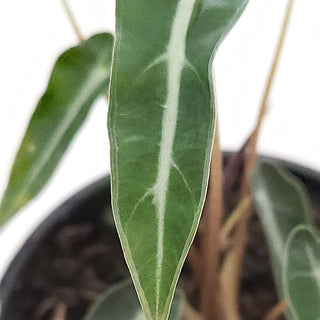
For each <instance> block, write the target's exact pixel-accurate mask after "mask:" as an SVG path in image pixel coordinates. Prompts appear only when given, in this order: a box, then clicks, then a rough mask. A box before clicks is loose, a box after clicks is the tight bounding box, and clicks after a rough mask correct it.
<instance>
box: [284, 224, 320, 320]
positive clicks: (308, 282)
mask: <svg viewBox="0 0 320 320" xmlns="http://www.w3.org/2000/svg"><path fill="white" fill-rule="evenodd" d="M284 257H285V258H284V268H283V277H282V279H283V280H282V283H283V291H284V295H285V298H286V300H287V301H288V304H289V308H290V312H291V314H292V318H293V319H295V320H318V319H320V238H319V233H318V232H317V231H316V230H315V229H314V228H312V227H311V226H309V225H300V226H298V227H296V228H295V229H294V230H293V231H292V232H291V233H290V236H289V238H288V241H287V244H286V248H285V256H284Z"/></svg>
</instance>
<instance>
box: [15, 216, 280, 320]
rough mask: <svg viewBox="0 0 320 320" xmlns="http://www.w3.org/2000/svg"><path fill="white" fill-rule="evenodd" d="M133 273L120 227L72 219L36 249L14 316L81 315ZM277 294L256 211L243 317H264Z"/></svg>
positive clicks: (22, 319) (27, 319) (70, 318)
mask: <svg viewBox="0 0 320 320" xmlns="http://www.w3.org/2000/svg"><path fill="white" fill-rule="evenodd" d="M128 277H129V273H128V271H127V267H126V265H125V262H124V259H123V255H122V251H121V247H120V243H119V240H118V236H117V234H116V230H115V228H114V227H113V225H112V224H107V223H104V224H103V225H102V226H101V224H98V223H97V222H92V223H90V222H86V223H85V224H83V223H78V224H70V225H66V226H64V227H63V228H61V229H60V230H59V231H58V232H56V233H54V234H51V235H50V237H49V238H48V239H47V242H46V243H44V244H43V245H42V247H41V248H40V249H39V250H38V251H37V252H36V253H35V255H34V258H33V259H32V263H31V264H30V265H29V266H28V272H27V275H26V279H25V281H24V283H23V284H22V285H21V287H20V289H19V292H18V295H17V296H16V297H15V300H16V302H15V305H16V310H18V311H19V312H18V314H17V319H15V320H51V319H52V317H53V314H54V312H55V310H56V309H57V308H58V307H59V306H61V305H64V306H65V307H66V309H67V318H66V319H67V320H80V319H81V317H82V316H83V315H84V313H85V312H86V310H87V308H88V307H89V306H90V304H91V303H92V302H93V301H94V300H95V299H96V298H97V297H98V296H99V294H100V293H101V292H103V291H104V290H105V289H106V288H108V286H110V285H111V284H114V283H116V282H118V281H119V280H121V279H125V278H128ZM188 277H189V270H188V266H187V265H186V266H185V268H184V270H183V276H182V279H181V286H183V287H184V289H185V291H187V293H188V294H189V295H190V296H191V297H190V298H191V299H192V301H193V302H194V304H197V299H196V298H194V297H192V295H194V294H195V292H194V287H193V285H192V284H190V283H188ZM276 301H277V297H276V294H275V288H274V283H273V278H272V273H271V268H270V263H269V259H268V250H267V248H266V244H265V241H264V238H263V236H262V230H261V227H260V225H259V223H258V220H257V218H256V216H254V217H253V218H252V220H251V223H250V238H249V244H248V248H247V253H246V259H245V264H244V268H243V272H242V294H241V310H242V314H243V319H245V320H261V319H262V318H263V316H264V315H265V314H266V312H267V311H268V310H269V309H270V308H271V307H272V306H273V305H274V304H275V303H276Z"/></svg>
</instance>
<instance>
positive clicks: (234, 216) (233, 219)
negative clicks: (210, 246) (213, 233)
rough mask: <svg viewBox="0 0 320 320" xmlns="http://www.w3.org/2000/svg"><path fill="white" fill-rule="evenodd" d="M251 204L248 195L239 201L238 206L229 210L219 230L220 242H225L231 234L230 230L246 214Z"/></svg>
mask: <svg viewBox="0 0 320 320" xmlns="http://www.w3.org/2000/svg"><path fill="white" fill-rule="evenodd" d="M250 206H251V199H250V197H246V198H244V199H243V200H242V201H241V202H239V204H238V206H237V207H236V208H235V209H234V210H233V212H231V214H230V216H229V218H228V219H227V221H226V222H225V223H224V224H223V226H222V229H221V232H220V242H221V244H225V243H226V242H227V240H228V238H229V236H230V234H231V232H232V231H233V230H234V228H235V227H236V225H237V223H238V222H239V221H240V220H241V219H242V218H243V217H244V215H246V214H247V212H248V210H249V209H250Z"/></svg>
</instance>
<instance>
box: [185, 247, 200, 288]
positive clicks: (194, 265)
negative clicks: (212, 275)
mask: <svg viewBox="0 0 320 320" xmlns="http://www.w3.org/2000/svg"><path fill="white" fill-rule="evenodd" d="M187 262H188V264H189V266H190V267H191V270H192V275H193V278H194V279H195V282H196V283H197V284H201V279H202V268H203V266H202V259H201V252H199V250H198V249H197V248H196V247H195V246H194V245H192V246H191V248H190V250H189V253H188V256H187Z"/></svg>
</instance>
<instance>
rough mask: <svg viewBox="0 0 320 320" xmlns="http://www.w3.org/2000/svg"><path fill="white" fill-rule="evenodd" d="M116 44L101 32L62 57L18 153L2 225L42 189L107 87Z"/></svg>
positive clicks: (0, 217) (0, 213) (0, 210)
mask: <svg viewBox="0 0 320 320" xmlns="http://www.w3.org/2000/svg"><path fill="white" fill-rule="evenodd" d="M112 46H113V37H112V36H111V35H110V34H107V33H104V34H98V35H95V36H93V37H92V38H90V39H88V40H87V41H84V42H82V43H81V44H80V45H79V46H77V47H74V48H71V49H69V50H68V51H66V52H65V53H63V54H62V55H61V56H60V57H59V58H58V60H57V62H56V64H55V66H54V68H53V71H52V74H51V78H50V81H49V84H48V87H47V90H46V92H45V93H44V95H43V96H42V98H41V100H40V101H39V104H38V105H37V107H36V110H35V112H34V114H33V116H32V118H31V121H30V123H29V126H28V129H27V132H26V134H25V137H24V139H23V141H22V144H21V146H20V149H19V151H18V154H17V156H16V159H15V162H14V165H13V168H12V171H11V175H10V180H9V183H8V186H7V188H6V191H5V194H4V196H3V199H2V202H1V207H0V225H1V224H3V223H4V222H5V221H6V220H7V219H8V218H9V217H10V216H12V215H13V214H14V213H15V212H16V211H17V210H18V209H20V208H21V207H22V206H24V205H25V204H26V203H27V202H28V201H29V200H31V199H32V198H33V197H35V196H36V195H37V193H38V192H39V191H40V190H41V189H42V187H43V186H44V185H45V183H46V182H47V180H48V179H49V178H50V176H51V175H52V173H53V171H54V170H55V168H56V166H57V164H58V163H59V161H60V159H61V157H62V156H63V154H64V152H65V151H66V149H67V147H68V145H69V144H70V142H71V140H72V138H73V137H74V136H75V134H76V132H77V131H78V129H79V128H80V127H81V125H82V124H83V122H84V120H85V119H86V116H87V115H88V113H89V110H90V108H91V106H92V104H93V102H94V101H95V100H96V98H97V97H98V96H99V95H101V94H103V93H105V92H106V91H107V89H108V83H109V78H110V65H111V56H112Z"/></svg>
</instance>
